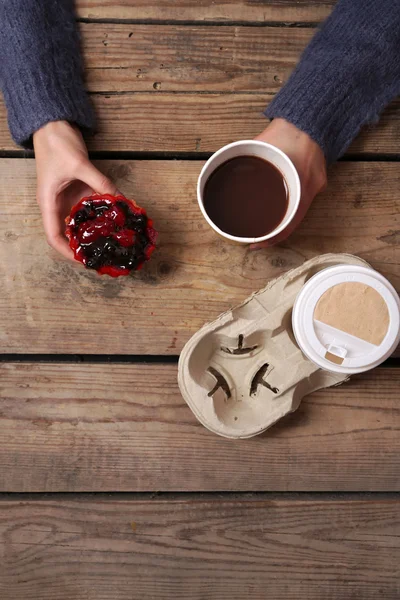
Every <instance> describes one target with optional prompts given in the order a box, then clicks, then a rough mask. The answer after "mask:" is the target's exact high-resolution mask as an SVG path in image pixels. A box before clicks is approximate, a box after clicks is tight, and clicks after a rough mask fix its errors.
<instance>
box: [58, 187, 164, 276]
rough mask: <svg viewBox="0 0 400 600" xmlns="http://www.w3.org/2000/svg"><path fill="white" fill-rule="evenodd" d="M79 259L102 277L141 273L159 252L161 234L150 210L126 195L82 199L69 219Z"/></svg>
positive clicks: (72, 243) (69, 231) (71, 240)
mask: <svg viewBox="0 0 400 600" xmlns="http://www.w3.org/2000/svg"><path fill="white" fill-rule="evenodd" d="M66 225H67V228H66V232H65V233H66V236H67V238H68V239H69V245H70V247H71V249H72V250H73V252H74V256H75V259H76V260H78V261H80V262H81V263H83V264H84V265H85V267H87V268H88V269H95V270H96V271H97V272H98V273H100V275H104V274H107V275H111V277H119V276H120V275H129V273H130V272H131V271H138V270H139V269H141V268H142V266H143V264H144V263H145V262H146V261H147V260H149V258H150V256H151V254H152V253H153V251H154V250H155V242H156V238H157V232H156V231H155V229H153V221H152V220H151V219H149V218H148V216H147V214H146V211H145V210H144V209H143V208H141V207H140V206H138V205H137V204H136V203H135V202H133V200H128V199H127V198H124V196H111V195H109V194H102V195H100V194H94V195H93V196H88V197H87V198H82V200H80V201H79V202H78V204H76V205H75V206H74V207H73V208H72V210H71V214H70V216H69V217H67V219H66Z"/></svg>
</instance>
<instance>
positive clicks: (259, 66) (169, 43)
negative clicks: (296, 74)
mask: <svg viewBox="0 0 400 600" xmlns="http://www.w3.org/2000/svg"><path fill="white" fill-rule="evenodd" d="M314 32H315V29H310V28H280V27H225V26H220V27H205V26H177V25H161V26H160V25H129V24H115V23H109V24H99V23H91V24H88V23H83V24H81V33H82V38H83V48H84V55H85V66H86V74H87V86H88V89H89V90H90V91H91V92H121V91H136V92H137V91H151V92H153V91H154V90H155V89H156V90H161V91H174V92H176V91H179V92H182V91H184V92H187V91H188V92H194V91H201V92H204V91H212V92H233V91H235V92H240V91H242V92H243V91H244V92H247V91H251V92H254V91H257V92H260V93H262V94H264V96H265V94H267V93H272V92H276V91H277V90H279V89H280V87H281V85H282V83H284V82H285V81H286V80H287V79H288V77H289V75H290V73H291V71H292V69H293V68H294V66H295V65H296V63H297V61H298V58H299V56H300V53H301V52H302V50H303V49H304V48H305V46H306V45H307V43H308V42H309V41H310V39H311V37H312V35H313V34H314Z"/></svg>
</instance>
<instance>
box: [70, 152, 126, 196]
mask: <svg viewBox="0 0 400 600" xmlns="http://www.w3.org/2000/svg"><path fill="white" fill-rule="evenodd" d="M76 177H77V179H80V180H81V181H83V182H84V183H86V184H87V185H88V186H89V187H91V188H92V190H93V191H94V192H97V193H98V194H112V195H113V196H115V195H116V194H118V193H119V192H118V190H117V187H116V186H115V185H114V184H113V182H112V181H110V179H108V177H106V176H105V175H104V174H103V173H101V172H100V171H99V170H98V169H96V167H95V166H94V165H92V163H91V162H90V161H89V160H88V161H87V162H86V161H85V163H84V164H83V165H82V164H81V165H80V167H79V172H78V173H77V174H76Z"/></svg>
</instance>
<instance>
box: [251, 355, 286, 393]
mask: <svg viewBox="0 0 400 600" xmlns="http://www.w3.org/2000/svg"><path fill="white" fill-rule="evenodd" d="M272 369H273V367H271V365H270V364H269V363H265V364H263V365H262V366H261V367H260V368H259V369H258V371H257V373H256V374H255V375H254V377H253V379H252V382H251V386H250V396H255V394H256V393H257V390H258V388H259V386H260V385H262V386H263V387H266V388H267V389H268V390H270V391H271V392H273V393H274V394H278V393H279V390H278V388H276V387H273V386H272V385H271V384H269V383H268V381H266V380H265V377H266V376H267V375H268V373H270V372H271V371H272Z"/></svg>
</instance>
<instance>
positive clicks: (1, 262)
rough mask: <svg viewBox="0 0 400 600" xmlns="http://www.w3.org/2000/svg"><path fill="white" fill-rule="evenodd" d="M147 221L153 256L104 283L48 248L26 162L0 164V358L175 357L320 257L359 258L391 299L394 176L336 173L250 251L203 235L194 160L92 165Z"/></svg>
mask: <svg viewBox="0 0 400 600" xmlns="http://www.w3.org/2000/svg"><path fill="white" fill-rule="evenodd" d="M97 164H98V166H99V168H100V169H102V170H103V171H104V172H105V173H107V174H108V175H109V176H111V177H112V178H114V180H115V181H116V183H117V184H118V187H119V189H121V190H122V191H123V192H124V193H125V194H126V195H127V196H128V197H133V198H136V199H137V200H139V201H140V203H141V204H143V205H144V206H146V207H147V208H148V210H149V213H150V214H151V215H152V216H153V217H154V219H155V223H156V226H157V227H158V229H159V231H160V246H159V250H158V252H157V253H156V254H155V255H154V258H153V259H152V260H151V261H150V263H149V264H148V265H146V267H145V269H144V270H143V271H142V272H141V273H140V274H138V275H137V276H135V277H130V278H121V279H117V280H113V279H111V278H108V277H105V276H104V277H100V276H98V275H97V274H96V273H94V272H91V271H88V270H85V269H83V268H80V267H79V265H74V264H72V263H69V262H63V261H62V260H59V259H58V256H57V255H55V254H54V253H53V252H52V251H50V250H49V249H48V248H47V244H46V241H45V239H44V236H43V231H42V224H41V218H40V213H39V210H38V207H37V206H36V202H35V200H34V196H35V173H34V161H33V160H25V161H24V160H20V159H7V160H2V161H1V162H0V180H1V181H2V194H1V198H0V277H1V281H2V286H3V287H2V294H1V296H0V352H21V353H24V352H26V353H31V352H35V353H47V352H51V353H54V352H61V353H89V354H90V353H96V354H97V353H99V354H104V353H108V354H120V353H123V354H125V353H127V354H177V353H178V352H179V351H180V350H181V348H182V347H183V345H184V343H185V342H186V341H187V340H188V338H189V337H190V335H191V334H193V333H194V332H195V331H196V330H197V329H198V328H199V327H201V326H202V325H203V323H204V322H206V321H208V320H211V319H214V318H215V317H217V316H218V315H219V314H220V313H221V312H222V311H224V310H227V309H228V308H229V307H230V306H233V305H235V304H237V303H239V302H241V301H242V300H244V299H245V298H246V297H247V296H248V295H249V294H250V293H251V292H252V291H254V290H257V289H260V288H262V287H264V286H265V285H266V283H267V282H268V280H269V279H271V278H272V277H276V276H278V275H279V274H281V273H283V272H284V271H286V270H288V269H290V268H293V267H296V266H299V265H300V264H302V263H303V262H304V260H306V259H308V258H311V257H313V256H315V255H317V254H322V253H324V252H350V253H353V254H358V255H360V256H361V257H363V258H365V259H366V260H368V261H369V262H370V263H371V264H372V265H373V266H374V267H375V268H377V269H378V270H380V271H381V272H382V273H383V274H384V275H386V276H387V277H389V278H390V279H391V281H392V282H393V284H394V285H395V286H396V288H397V289H398V290H400V272H399V269H398V265H399V262H400V255H399V252H400V250H399V248H400V246H399V230H400V185H399V183H400V182H399V178H400V173H399V168H398V165H397V164H396V163H373V162H368V163H350V162H348V163H340V164H338V165H337V166H336V167H335V168H334V169H332V171H331V176H330V185H329V188H328V191H327V192H326V193H324V194H323V195H321V196H320V197H319V198H318V199H317V200H316V202H315V203H314V205H313V207H312V209H311V211H310V212H309V215H308V216H307V218H306V220H305V221H304V223H303V224H302V226H301V227H300V228H299V230H298V232H297V233H295V234H294V235H293V236H292V237H291V238H290V239H289V240H288V241H287V242H285V243H284V244H283V245H281V246H278V247H275V248H272V249H269V250H265V251H257V252H254V251H249V248H248V247H245V246H244V247H241V246H236V245H230V244H228V243H226V242H225V241H224V240H222V239H220V238H219V237H218V236H216V235H215V234H214V232H213V231H212V230H211V229H210V228H209V227H208V225H207V224H206V222H205V221H204V219H203V217H202V216H201V213H200V211H199V209H198V206H197V200H196V180H197V176H198V174H199V171H200V169H201V165H202V164H203V163H202V162H200V161H199V162H197V161H104V162H102V161H100V162H99V163H97Z"/></svg>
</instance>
